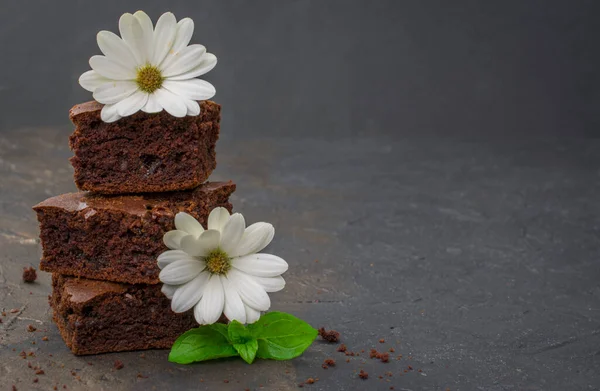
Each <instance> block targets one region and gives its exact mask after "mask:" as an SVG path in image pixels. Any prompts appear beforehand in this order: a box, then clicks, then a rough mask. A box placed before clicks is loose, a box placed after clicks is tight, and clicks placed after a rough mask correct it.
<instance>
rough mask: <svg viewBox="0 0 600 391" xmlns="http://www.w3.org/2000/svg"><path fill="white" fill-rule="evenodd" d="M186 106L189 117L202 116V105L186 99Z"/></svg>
mask: <svg viewBox="0 0 600 391" xmlns="http://www.w3.org/2000/svg"><path fill="white" fill-rule="evenodd" d="M184 102H185V106H186V107H187V115H191V116H196V115H200V105H199V104H198V102H196V101H195V100H191V99H185V100H184Z"/></svg>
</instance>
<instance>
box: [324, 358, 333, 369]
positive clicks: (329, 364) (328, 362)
mask: <svg viewBox="0 0 600 391" xmlns="http://www.w3.org/2000/svg"><path fill="white" fill-rule="evenodd" d="M323 364H325V365H328V366H330V367H335V360H334V359H333V358H328V359H326V360H325V361H324V362H323Z"/></svg>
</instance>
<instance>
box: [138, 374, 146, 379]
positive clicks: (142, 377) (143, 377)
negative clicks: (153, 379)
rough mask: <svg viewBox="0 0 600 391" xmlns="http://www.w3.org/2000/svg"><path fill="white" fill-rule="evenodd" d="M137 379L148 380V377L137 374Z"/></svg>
mask: <svg viewBox="0 0 600 391" xmlns="http://www.w3.org/2000/svg"><path fill="white" fill-rule="evenodd" d="M137 377H139V378H140V379H147V378H148V376H144V375H142V374H141V373H138V374H137Z"/></svg>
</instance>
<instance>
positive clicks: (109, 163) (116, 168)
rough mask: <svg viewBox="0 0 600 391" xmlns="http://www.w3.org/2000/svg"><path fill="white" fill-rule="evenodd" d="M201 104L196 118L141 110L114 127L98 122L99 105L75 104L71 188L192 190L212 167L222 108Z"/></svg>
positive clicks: (114, 191)
mask: <svg viewBox="0 0 600 391" xmlns="http://www.w3.org/2000/svg"><path fill="white" fill-rule="evenodd" d="M198 103H200V115H198V116H186V117H183V118H176V117H173V116H172V115H170V114H169V113H167V112H166V111H164V110H163V111H162V112H160V113H155V114H148V113H144V112H142V111H140V112H138V113H136V114H133V115H131V116H129V117H125V118H122V119H120V120H118V121H116V122H113V123H106V122H103V121H102V120H101V119H100V111H101V109H102V107H103V105H101V104H100V103H98V102H95V101H93V102H87V103H82V104H79V105H76V106H74V107H73V108H72V109H71V111H70V118H71V121H73V123H74V124H75V126H76V128H75V131H74V132H73V134H72V135H71V137H70V138H69V144H70V146H71V149H72V150H73V152H74V154H75V156H73V157H72V158H71V164H72V165H73V168H74V169H75V175H74V177H75V184H76V185H77V187H78V188H79V189H80V190H89V191H95V192H98V193H103V194H123V193H145V192H162V191H174V190H186V189H192V188H194V187H196V186H198V185H200V184H201V183H203V182H204V181H206V180H207V179H208V177H209V175H210V174H211V172H212V171H213V170H214V169H215V167H216V164H217V163H216V157H215V143H216V142H217V139H218V138H219V122H220V119H221V106H220V105H218V104H216V103H214V102H211V101H202V102H198Z"/></svg>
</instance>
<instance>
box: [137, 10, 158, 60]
mask: <svg viewBox="0 0 600 391" xmlns="http://www.w3.org/2000/svg"><path fill="white" fill-rule="evenodd" d="M133 16H134V17H135V18H136V19H137V20H138V22H139V23H140V26H142V32H143V37H144V48H143V50H144V52H145V57H146V59H150V58H152V54H153V53H154V27H153V26H152V20H151V19H150V17H149V16H148V15H147V14H146V13H145V12H144V11H137V12H136V13H134V14H133Z"/></svg>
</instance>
